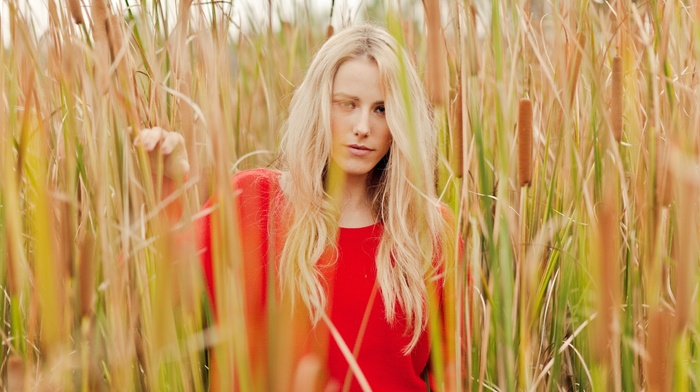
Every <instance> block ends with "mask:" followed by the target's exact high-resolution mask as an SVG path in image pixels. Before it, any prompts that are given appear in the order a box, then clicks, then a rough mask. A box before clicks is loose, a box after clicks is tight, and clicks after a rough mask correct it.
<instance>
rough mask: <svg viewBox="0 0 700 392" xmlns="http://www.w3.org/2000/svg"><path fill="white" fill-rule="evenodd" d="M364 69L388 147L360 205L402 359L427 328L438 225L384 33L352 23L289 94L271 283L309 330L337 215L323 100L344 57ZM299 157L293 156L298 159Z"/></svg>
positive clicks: (431, 185) (418, 133)
mask: <svg viewBox="0 0 700 392" xmlns="http://www.w3.org/2000/svg"><path fill="white" fill-rule="evenodd" d="M362 57H366V58H369V59H371V60H372V61H374V62H375V63H376V64H377V66H378V68H379V73H380V78H381V81H382V84H383V87H384V93H385V100H384V101H385V102H384V104H385V110H386V120H387V124H388V126H389V129H390V132H391V135H392V143H391V146H390V148H389V152H388V153H387V156H385V157H384V158H383V159H382V160H381V161H380V162H379V163H378V164H377V166H376V167H375V168H374V169H373V171H372V172H371V173H370V175H369V176H368V182H369V184H368V190H369V194H370V198H371V200H370V205H371V208H372V212H373V214H374V215H375V218H376V219H377V220H378V221H381V222H382V224H383V227H384V230H383V234H382V238H381V241H380V245H379V250H378V254H377V258H376V266H377V282H378V284H379V290H380V292H381V295H382V299H383V301H384V306H385V309H386V318H387V320H388V321H389V322H394V320H395V319H396V306H397V305H398V306H400V307H401V308H402V309H403V311H404V314H405V316H406V327H407V333H410V334H411V341H410V343H409V345H408V346H407V347H405V349H404V351H405V352H406V353H408V352H410V351H411V350H412V349H413V348H414V347H415V345H416V343H417V342H418V339H419V338H420V335H421V332H422V331H423V329H424V328H425V326H426V323H427V312H426V298H427V284H426V282H427V281H428V280H429V279H433V278H435V277H436V271H437V268H436V267H437V264H436V261H439V260H440V259H441V256H440V253H441V252H440V244H441V243H443V241H446V240H448V238H449V236H448V235H447V231H448V225H447V223H446V221H445V219H444V218H443V215H442V213H441V211H440V208H439V203H438V201H437V198H436V196H435V167H436V162H437V159H436V151H437V147H436V139H437V138H436V133H437V132H436V129H435V126H434V123H433V120H432V115H431V112H430V108H429V104H428V100H427V98H426V94H425V91H424V89H423V86H422V84H421V81H420V79H419V77H418V74H417V72H416V70H415V69H414V67H413V65H412V63H411V60H410V59H409V57H408V55H407V54H406V52H405V51H404V50H403V49H402V48H401V47H400V45H399V44H398V42H397V41H396V40H395V39H394V37H392V36H391V35H390V34H389V33H388V32H387V31H386V30H384V29H382V28H379V27H376V26H372V25H361V26H353V27H348V28H345V29H344V30H342V31H340V32H339V33H337V34H336V35H333V36H332V37H331V38H330V39H328V41H326V42H325V43H324V44H323V46H322V47H321V48H320V49H319V51H318V53H317V54H316V56H315V57H314V59H313V61H312V62H311V64H310V66H309V69H308V71H307V74H306V77H305V78H304V80H303V82H302V83H301V84H300V85H299V87H298V89H297V90H296V91H295V93H294V95H293V97H292V100H291V104H290V108H289V117H288V119H287V121H286V123H285V126H284V130H283V131H284V134H283V138H282V141H281V145H280V151H279V157H278V158H279V161H278V162H279V166H280V167H279V168H280V169H281V170H282V172H283V175H282V178H281V182H282V186H283V189H284V194H285V197H286V199H287V201H286V204H287V206H288V207H289V211H290V219H291V224H290V226H289V227H288V228H287V229H288V234H287V237H286V239H285V243H284V247H283V249H282V255H281V261H280V267H279V268H280V274H279V277H280V284H281V286H282V289H283V292H285V293H289V294H291V295H292V302H294V298H295V297H296V296H298V298H301V300H302V301H303V303H304V304H305V305H306V307H307V308H308V309H309V312H310V314H311V319H312V321H313V322H317V321H318V320H319V319H320V317H321V315H322V314H323V312H324V311H325V309H326V302H327V297H326V293H325V289H324V287H325V286H324V282H323V277H322V273H321V271H320V266H319V265H318V264H319V260H320V259H321V257H322V256H323V255H324V252H326V251H327V250H328V249H329V247H330V249H335V248H334V247H335V241H336V235H337V231H338V210H337V208H336V207H335V204H334V203H333V201H332V200H331V197H330V195H329V193H328V189H327V183H326V173H327V172H328V167H329V162H330V155H331V146H332V138H331V129H330V124H331V122H330V117H331V115H330V113H331V95H332V87H333V80H334V78H335V75H336V73H337V71H338V68H339V67H340V65H341V64H343V63H344V62H345V61H348V60H350V59H356V58H362ZM301 151H303V153H300V152H301Z"/></svg>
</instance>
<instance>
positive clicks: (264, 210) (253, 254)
mask: <svg viewBox="0 0 700 392" xmlns="http://www.w3.org/2000/svg"><path fill="white" fill-rule="evenodd" d="M277 175H278V174H277V173H276V172H274V171H272V170H268V169H253V170H245V171H242V172H239V173H237V174H236V175H234V176H233V178H232V179H231V193H230V195H231V200H228V202H230V203H231V204H229V206H230V208H228V209H227V208H223V202H222V200H221V199H222V198H221V196H220V194H221V192H219V193H215V194H214V196H212V197H211V198H210V199H209V200H208V201H207V203H206V204H205V205H204V207H203V209H202V211H203V212H204V214H203V216H202V217H201V218H200V219H198V220H197V222H195V228H196V232H197V241H198V249H199V254H200V262H201V264H202V270H203V273H204V278H205V283H206V288H207V292H208V294H209V299H210V301H211V304H212V308H213V309H214V312H215V314H216V307H217V302H218V301H217V298H216V284H215V281H216V280H215V267H214V265H215V257H221V258H222V259H223V260H220V261H219V262H218V263H219V264H218V265H221V266H233V265H235V263H236V262H243V269H242V271H243V273H244V283H245V286H246V287H245V289H246V290H245V293H246V296H247V299H246V302H247V306H248V309H249V310H252V309H251V308H261V307H260V306H258V305H263V304H264V302H265V292H266V284H265V283H266V271H267V268H266V266H267V258H268V257H267V255H268V251H267V248H268V236H267V226H268V215H269V214H268V211H269V205H270V203H271V194H272V188H273V187H274V186H275V184H276V183H277ZM225 210H230V211H234V213H233V214H231V216H228V217H227V218H229V219H223V218H225V216H224V212H223V211H225ZM224 222H237V223H238V224H235V223H234V225H233V227H229V228H228V230H226V231H225V232H226V233H228V236H229V238H223V236H218V234H217V233H219V232H220V231H221V228H222V227H223V226H224V224H225V223H224ZM231 237H234V238H231ZM219 243H221V244H223V243H226V244H229V245H230V246H229V247H228V249H229V250H230V252H229V253H228V255H220V256H215V255H216V254H217V252H215V249H216V247H217V244H219ZM227 256H228V257H227ZM235 256H239V257H241V260H230V259H231V257H235Z"/></svg>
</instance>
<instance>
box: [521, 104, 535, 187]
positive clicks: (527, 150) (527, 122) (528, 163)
mask: <svg viewBox="0 0 700 392" xmlns="http://www.w3.org/2000/svg"><path fill="white" fill-rule="evenodd" d="M531 181H532V101H530V100H529V99H528V98H523V99H521V100H520V104H519V105H518V184H520V186H526V185H530V182H531Z"/></svg>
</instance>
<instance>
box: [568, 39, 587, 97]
mask: <svg viewBox="0 0 700 392" xmlns="http://www.w3.org/2000/svg"><path fill="white" fill-rule="evenodd" d="M576 38H577V39H576V42H577V43H578V47H576V48H574V50H575V51H576V53H575V54H574V59H573V63H572V64H571V66H570V67H569V75H571V91H570V92H569V105H573V103H574V97H575V96H576V86H577V85H578V76H579V72H581V60H582V59H583V50H584V48H585V47H586V35H585V34H583V32H582V31H581V32H579V33H578V34H577V35H576Z"/></svg>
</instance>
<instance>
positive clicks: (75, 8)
mask: <svg viewBox="0 0 700 392" xmlns="http://www.w3.org/2000/svg"><path fill="white" fill-rule="evenodd" d="M68 10H69V11H70V14H71V16H72V17H73V20H74V21H75V24H79V25H80V24H83V23H85V20H84V19H83V10H82V8H80V0H68Z"/></svg>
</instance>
